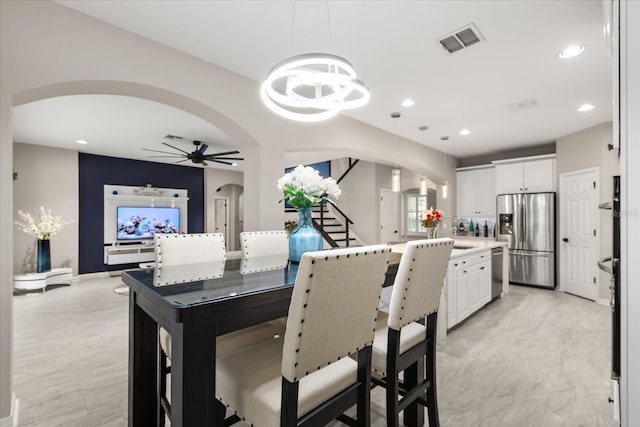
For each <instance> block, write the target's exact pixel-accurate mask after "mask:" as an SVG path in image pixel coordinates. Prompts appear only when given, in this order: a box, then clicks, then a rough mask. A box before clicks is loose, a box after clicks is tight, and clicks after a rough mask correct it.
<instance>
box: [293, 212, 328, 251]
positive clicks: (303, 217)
mask: <svg viewBox="0 0 640 427" xmlns="http://www.w3.org/2000/svg"><path fill="white" fill-rule="evenodd" d="M298 214H299V215H300V220H299V221H298V228H296V229H295V230H294V231H293V233H291V235H290V236H289V261H291V262H292V263H299V262H300V258H301V257H302V254H303V253H305V252H314V251H321V250H322V235H320V233H319V232H318V230H316V229H315V227H314V226H313V223H312V222H311V208H298Z"/></svg>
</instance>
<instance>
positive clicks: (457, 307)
mask: <svg viewBox="0 0 640 427" xmlns="http://www.w3.org/2000/svg"><path fill="white" fill-rule="evenodd" d="M454 240H455V244H454V247H453V250H452V251H451V257H450V259H449V265H448V267H447V275H446V278H445V286H444V287H443V292H442V295H441V297H440V309H439V312H438V341H439V342H441V343H442V342H444V340H445V339H446V335H447V331H448V330H449V329H451V328H453V327H455V326H457V325H459V324H460V323H461V322H462V321H464V320H465V319H467V318H468V317H469V316H471V315H472V314H473V313H475V312H477V311H478V310H480V309H481V308H482V307H484V306H485V305H486V304H488V303H489V302H490V301H491V300H492V295H491V294H492V292H491V285H492V262H491V255H492V254H491V250H492V249H495V248H503V251H502V263H498V268H500V267H501V268H502V275H501V277H502V290H501V292H499V293H498V294H497V295H496V297H500V298H501V297H503V296H505V295H507V294H508V293H509V259H508V258H509V253H508V250H506V246H507V244H506V243H505V242H498V241H496V240H493V239H482V238H454ZM391 247H392V252H393V253H395V254H397V258H396V260H397V261H399V259H400V257H401V255H402V252H403V251H404V247H405V244H404V243H397V244H393V245H391ZM391 262H394V261H393V260H391ZM494 265H495V263H494Z"/></svg>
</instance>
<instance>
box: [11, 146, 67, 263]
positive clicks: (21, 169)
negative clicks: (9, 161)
mask: <svg viewBox="0 0 640 427" xmlns="http://www.w3.org/2000/svg"><path fill="white" fill-rule="evenodd" d="M13 155H14V159H13V161H14V166H13V167H14V169H15V170H16V172H18V179H17V180H16V181H14V183H13V185H14V187H13V188H14V193H13V206H14V211H15V212H16V216H15V218H16V219H20V217H19V216H18V214H17V212H18V209H20V210H22V211H24V212H28V213H30V214H31V216H32V217H33V218H34V219H35V220H36V221H37V218H38V215H39V211H40V206H44V208H45V209H51V212H52V214H53V215H55V216H61V217H63V218H65V219H68V220H71V221H73V223H71V224H68V225H66V226H65V227H64V228H63V229H62V230H61V231H60V232H59V233H58V234H56V235H55V236H53V237H52V238H51V267H52V268H56V267H71V268H72V269H73V274H74V275H77V274H78V203H79V201H78V152H77V151H73V150H63V149H59V148H52V147H43V146H40V145H30V144H15V146H14V151H13ZM14 232H15V234H14V241H13V250H14V253H13V256H14V258H13V271H14V272H15V274H19V273H29V272H33V271H35V270H36V268H35V263H36V238H35V237H34V236H32V235H30V234H26V233H23V232H21V231H19V230H18V228H17V226H15V229H14Z"/></svg>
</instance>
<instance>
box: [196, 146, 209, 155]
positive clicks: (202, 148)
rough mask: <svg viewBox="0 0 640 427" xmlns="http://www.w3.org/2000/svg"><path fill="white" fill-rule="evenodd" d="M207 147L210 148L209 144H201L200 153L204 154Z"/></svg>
mask: <svg viewBox="0 0 640 427" xmlns="http://www.w3.org/2000/svg"><path fill="white" fill-rule="evenodd" d="M207 148H209V146H208V145H207V144H202V145H200V148H198V153H200V154H204V152H205V151H207Z"/></svg>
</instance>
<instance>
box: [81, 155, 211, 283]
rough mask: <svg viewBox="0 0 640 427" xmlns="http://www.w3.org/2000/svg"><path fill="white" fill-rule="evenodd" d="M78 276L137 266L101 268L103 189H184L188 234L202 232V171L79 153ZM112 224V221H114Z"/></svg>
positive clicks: (102, 260)
mask: <svg viewBox="0 0 640 427" xmlns="http://www.w3.org/2000/svg"><path fill="white" fill-rule="evenodd" d="M78 163H79V174H80V177H79V178H80V179H79V181H80V184H79V185H80V188H79V190H80V191H79V193H80V203H79V209H80V212H79V215H78V217H79V240H80V241H79V242H78V243H79V245H78V248H79V259H78V273H80V274H85V273H95V272H99V271H113V270H123V269H127V268H137V266H138V265H137V264H119V265H105V264H104V220H105V218H104V185H105V184H110V185H129V186H144V185H147V184H151V185H152V186H154V187H165V188H178V189H186V190H187V191H188V192H189V194H188V196H189V202H188V207H189V212H188V215H187V218H188V232H189V233H202V232H204V170H203V169H201V168H192V167H189V166H177V165H168V164H164V163H153V162H145V161H141V160H129V159H121V158H117V157H105V156H96V155H93V154H84V153H79V156H78ZM114 220H115V219H114Z"/></svg>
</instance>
